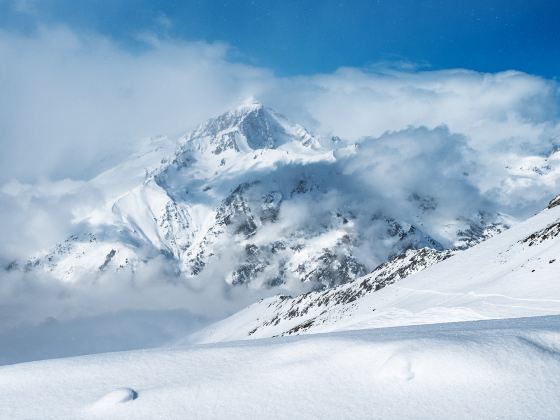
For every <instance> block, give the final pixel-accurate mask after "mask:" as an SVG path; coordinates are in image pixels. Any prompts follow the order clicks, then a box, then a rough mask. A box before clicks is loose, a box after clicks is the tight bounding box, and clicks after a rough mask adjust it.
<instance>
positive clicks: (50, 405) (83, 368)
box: [0, 316, 560, 420]
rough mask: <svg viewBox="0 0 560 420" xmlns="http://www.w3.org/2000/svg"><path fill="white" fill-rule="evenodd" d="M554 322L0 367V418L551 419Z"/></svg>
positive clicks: (558, 408) (558, 335) (556, 344)
mask: <svg viewBox="0 0 560 420" xmlns="http://www.w3.org/2000/svg"><path fill="white" fill-rule="evenodd" d="M559 351H560V318H559V317H558V316H549V317H535V318H524V319H508V320H492V321H480V322H467V323H451V324H439V325H438V324H436V325H424V326H412V327H400V328H386V329H376V330H363V331H351V332H339V333H332V334H318V335H313V336H300V337H290V338H280V339H274V340H271V339H264V340H256V341H250V342H237V343H226V344H218V345H206V346H193V347H177V348H162V349H154V350H144V351H130V352H119V353H107V354H102V355H95V356H85V357H78V358H70V359H57V360H48V361H40V362H31V363H23V364H19V365H12V366H3V367H0V418H10V419H18V420H23V419H37V418H41V419H45V420H48V419H57V420H58V419H109V418H110V419H132V418H133V419H155V418H165V419H185V418H191V419H199V418H200V419H202V418H204V419H208V418H229V419H246V418H268V419H292V418H320V419H340V418H355V419H366V418H368V419H369V418H383V419H403V418H426V419H427V418H430V419H447V418H449V416H450V413H452V415H453V418H457V419H472V418H477V419H495V418H538V419H556V418H558V416H559V414H560V395H559V394H558V387H559V386H560V382H559V379H558V378H560V362H559V360H560V359H559V357H558V356H559Z"/></svg>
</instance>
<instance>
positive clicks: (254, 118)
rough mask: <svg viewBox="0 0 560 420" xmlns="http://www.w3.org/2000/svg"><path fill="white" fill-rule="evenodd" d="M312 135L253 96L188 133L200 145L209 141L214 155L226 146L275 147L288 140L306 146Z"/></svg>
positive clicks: (310, 141)
mask: <svg viewBox="0 0 560 420" xmlns="http://www.w3.org/2000/svg"><path fill="white" fill-rule="evenodd" d="M313 139H314V137H313V136H312V135H311V134H310V133H309V132H307V130H305V128H303V127H301V126H299V125H297V124H294V123H292V122H290V121H288V120H287V119H286V118H284V117H282V116H281V115H279V114H278V113H276V112H275V111H273V110H272V109H270V108H268V107H266V106H264V105H263V104H262V103H260V102H259V101H257V100H255V99H254V98H249V99H247V100H245V101H244V102H243V103H241V104H240V105H239V106H238V107H236V108H234V109H232V110H230V111H227V112H225V113H223V114H221V115H219V116H217V117H214V118H211V119H209V120H208V121H206V122H205V123H204V124H202V125H200V126H199V127H198V128H197V129H196V130H195V131H194V132H192V133H191V134H190V135H188V136H187V140H191V141H194V142H198V143H199V147H200V148H201V149H206V148H207V146H208V145H209V146H210V150H211V151H212V153H214V154H217V155H218V154H221V153H223V152H225V151H227V150H234V151H236V152H240V151H252V150H258V149H275V148H276V147H278V146H280V145H282V144H285V143H288V142H291V141H297V142H300V143H302V144H303V145H305V146H308V145H311V144H312V143H314V142H313ZM200 140H202V141H200Z"/></svg>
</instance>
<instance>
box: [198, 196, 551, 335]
mask: <svg viewBox="0 0 560 420" xmlns="http://www.w3.org/2000/svg"><path fill="white" fill-rule="evenodd" d="M420 255H423V257H422V258H419V256H420ZM449 256H450V254H449V253H438V252H436V251H433V250H421V251H409V253H407V254H404V255H403V256H402V257H400V258H397V259H395V260H393V261H391V262H389V263H386V264H384V265H382V266H381V267H379V268H378V269H377V270H375V271H374V272H373V273H372V274H371V275H368V276H365V277H363V278H360V279H357V280H355V281H353V282H351V283H348V284H346V285H343V286H340V287H337V288H334V289H330V290H326V291H323V292H315V293H309V294H306V295H302V296H299V297H296V298H290V297H286V296H277V297H273V298H268V299H264V300H262V301H261V302H258V303H255V304H253V305H251V306H249V307H248V308H246V309H245V310H242V311H240V312H239V313H237V314H234V315H233V316H231V317H230V318H227V319H225V320H223V321H220V322H218V323H217V324H214V325H212V326H210V327H207V328H206V329H204V330H202V331H200V332H198V333H196V334H195V335H194V336H192V337H191V340H193V341H195V342H214V341H224V340H232V339H246V338H255V337H271V336H276V335H291V334H302V333H306V332H325V331H335V330H345V329H358V328H371V327H383V326H395V325H410V324H421V323H434V322H449V321H460V320H476V319H488V318H510V317H520V316H533V315H546V314H556V313H560V206H555V207H551V208H550V209H546V210H544V211H543V212H541V213H540V214H538V215H536V216H534V217H532V218H530V219H529V220H527V221H525V222H523V223H520V224H518V225H516V226H515V227H513V228H511V229H510V230H508V231H506V232H504V233H501V234H499V235H497V236H495V237H493V238H491V239H489V240H487V241H485V242H483V243H480V244H478V245H476V246H474V247H472V248H470V249H468V250H465V251H461V252H457V253H456V254H455V255H454V256H452V257H451V258H448V257H449ZM440 260H445V261H441V262H439V261H440ZM436 262H438V263H437V264H434V263H436ZM429 265H431V267H429V268H426V269H425V270H423V271H421V269H422V268H425V267H427V266H429ZM406 274H411V275H409V276H408V277H406V278H405V279H403V280H400V281H399V282H398V283H396V284H391V283H393V282H394V281H395V280H397V279H399V278H402V277H404V276H405V275H406ZM384 286H387V287H384ZM379 289H381V290H379Z"/></svg>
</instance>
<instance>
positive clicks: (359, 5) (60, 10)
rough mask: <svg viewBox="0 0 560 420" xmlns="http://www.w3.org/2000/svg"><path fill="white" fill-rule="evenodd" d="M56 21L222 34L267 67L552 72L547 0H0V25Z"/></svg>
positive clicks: (559, 42)
mask: <svg viewBox="0 0 560 420" xmlns="http://www.w3.org/2000/svg"><path fill="white" fill-rule="evenodd" d="M58 24H63V25H66V26H68V27H70V28H72V29H73V30H78V31H82V32H92V33H97V34H102V35H104V36H109V37H111V38H112V39H113V40H115V41H117V42H118V43H120V44H121V45H122V46H124V47H125V48H129V49H132V50H133V49H135V48H138V47H140V45H138V41H137V36H138V34H139V33H142V32H146V31H150V32H155V33H158V34H159V35H160V36H168V37H170V38H174V39H182V40H186V41H193V40H204V41H210V42H213V41H222V42H225V43H227V44H229V45H230V46H232V47H233V51H234V54H235V56H236V57H235V59H236V60H240V61H243V62H247V63H250V64H253V65H257V66H261V67H266V68H268V69H271V70H272V71H274V73H275V74H277V75H298V74H314V73H325V72H332V71H333V70H335V69H337V68H339V67H343V66H352V67H366V66H371V65H376V64H378V63H380V62H382V63H388V62H391V63H397V64H398V65H402V64H403V63H408V64H411V63H412V64H414V65H415V66H418V67H419V68H430V69H444V68H468V69H473V70H478V71H484V72H496V71H502V70H507V69H516V70H521V71H524V72H528V73H532V74H537V75H541V76H544V77H547V78H557V77H558V75H560V2H558V1H554V0H532V1H528V0H469V1H453V0H447V1H442V0H391V1H386V0H378V1H363V0H354V1H346V0H336V1H333V0H324V1H306V0H299V1H297V0H283V1H272V0H261V1H257V0H253V1H245V0H238V1H231V0H230V1H228V0H223V1H200V0H186V1H162V0H137V1H124V0H113V1H93V0H82V1H78V2H76V1H63V0H43V1H40V2H38V1H37V2H36V1H32V0H26V1H24V0H20V1H11V0H8V1H6V0H4V1H2V0H0V27H2V28H3V29H5V30H8V31H16V32H30V31H33V30H35V28H36V27H37V25H58Z"/></svg>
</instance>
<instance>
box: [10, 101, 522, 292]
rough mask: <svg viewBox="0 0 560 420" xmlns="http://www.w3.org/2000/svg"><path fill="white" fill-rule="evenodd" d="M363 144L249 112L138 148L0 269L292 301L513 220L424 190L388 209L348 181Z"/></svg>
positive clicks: (250, 108) (254, 109) (353, 178)
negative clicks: (152, 274)
mask: <svg viewBox="0 0 560 420" xmlns="http://www.w3.org/2000/svg"><path fill="white" fill-rule="evenodd" d="M428 134H430V133H428ZM368 142H375V140H374V139H373V140H372V139H365V140H363V141H362V142H361V143H360V144H354V143H350V142H345V141H344V140H341V139H339V138H332V139H331V138H320V137H317V136H314V135H313V134H311V133H310V132H308V131H307V130H306V129H305V128H303V127H302V126H300V125H298V124H294V123H291V122H289V121H287V120H286V119H285V118H284V117H282V116H281V115H279V114H278V113H276V112H275V111H273V110H270V109H268V108H266V107H264V106H263V105H261V104H258V103H248V104H245V105H243V106H241V107H239V108H237V109H234V110H232V111H230V112H226V113H225V114H223V115H221V116H219V117H216V118H213V119H210V120H209V121H207V122H206V123H204V124H202V125H201V126H199V127H198V128H197V129H196V130H194V131H193V132H191V133H189V134H187V135H186V136H184V137H182V138H181V139H179V140H178V141H176V142H174V141H172V140H169V139H167V138H158V139H155V140H153V141H151V142H148V143H147V144H145V145H144V146H143V148H142V149H141V151H140V152H138V153H137V154H136V155H133V156H131V158H130V159H129V160H127V161H125V162H123V163H122V164H120V165H118V166H117V167H115V168H113V169H111V170H109V171H106V172H104V173H102V174H100V175H99V176H97V177H96V178H94V179H93V180H91V181H90V182H89V185H90V186H91V188H95V189H96V190H97V191H100V195H101V196H102V197H103V198H102V200H100V202H99V205H98V206H97V207H96V208H94V209H93V210H91V211H89V212H88V213H87V214H85V215H82V217H81V219H79V220H76V221H75V223H76V226H77V231H76V234H74V235H72V236H70V237H69V238H67V239H66V240H65V241H64V242H63V243H59V244H57V245H56V246H54V247H53V249H51V250H48V251H46V252H44V253H42V254H39V255H37V256H34V257H32V258H30V259H29V260H28V261H14V262H13V263H11V264H9V265H8V267H7V269H9V270H23V271H37V272H47V273H49V274H50V275H52V276H54V277H55V278H58V279H61V280H64V281H67V282H79V281H83V279H90V280H91V279H93V280H95V279H97V278H100V277H104V276H107V275H113V274H119V273H125V274H126V275H129V276H130V275H134V273H136V272H137V271H138V270H142V269H143V267H144V266H145V265H146V264H149V263H150V261H152V260H153V259H155V258H159V259H162V258H163V259H164V260H165V265H166V267H167V270H168V271H169V272H173V273H175V275H176V276H177V277H180V278H182V279H183V281H189V279H191V280H192V279H194V280H195V281H197V282H205V281H218V282H222V283H223V284H226V285H232V286H238V285H244V286H246V287H249V288H252V289H256V290H270V289H274V290H278V289H280V290H283V291H287V292H289V293H299V292H305V291H308V290H317V289H324V288H325V287H331V286H336V285H339V284H344V283H347V282H349V281H352V280H354V279H356V278H359V277H361V276H363V275H365V274H367V273H369V272H371V271H372V270H373V269H374V268H375V267H376V266H378V265H379V264H381V263H383V262H384V261H386V260H387V259H388V258H389V257H392V256H395V255H399V254H401V253H402V252H403V251H406V250H408V249H420V248H425V247H427V248H430V249H434V250H438V251H442V250H445V249H464V248H467V247H469V246H471V245H473V244H475V243H477V242H479V241H481V240H483V239H486V238H487V237H490V236H492V235H493V234H495V233H497V232H500V231H502V230H504V229H505V228H507V227H508V226H509V224H510V223H511V219H510V218H508V217H506V216H504V215H501V214H499V213H498V212H497V211H496V210H494V209H493V208H492V207H491V206H489V207H488V208H486V207H484V203H483V202H482V201H481V202H480V203H478V204H476V203H475V205H474V206H473V205H471V203H470V202H471V201H472V200H471V198H469V197H465V198H464V199H463V200H464V201H466V202H469V205H465V206H463V207H460V206H457V205H456V204H457V203H455V204H454V207H450V206H449V205H446V204H441V203H440V202H439V201H438V198H436V197H434V196H431V195H429V194H427V193H425V192H424V191H422V189H421V188H420V189H419V190H415V191H410V192H407V193H406V198H405V199H404V200H403V201H401V202H400V204H401V206H399V208H398V209H397V208H396V206H395V205H394V204H395V203H393V202H388V201H387V199H386V198H384V196H381V195H380V194H379V193H378V192H377V191H376V190H375V189H372V187H371V186H368V185H367V183H364V181H363V179H362V178H361V176H357V175H356V173H355V168H354V166H355V162H356V161H357V160H358V158H359V157H360V154H361V150H362V149H363V148H364V147H365V146H364V145H367V144H368ZM353 165H354V166H353ZM388 176H391V175H388ZM401 193H402V192H400V191H399V194H401ZM459 199H461V198H459ZM454 200H455V199H454ZM403 209H406V211H404V212H403ZM458 209H459V210H458Z"/></svg>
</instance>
